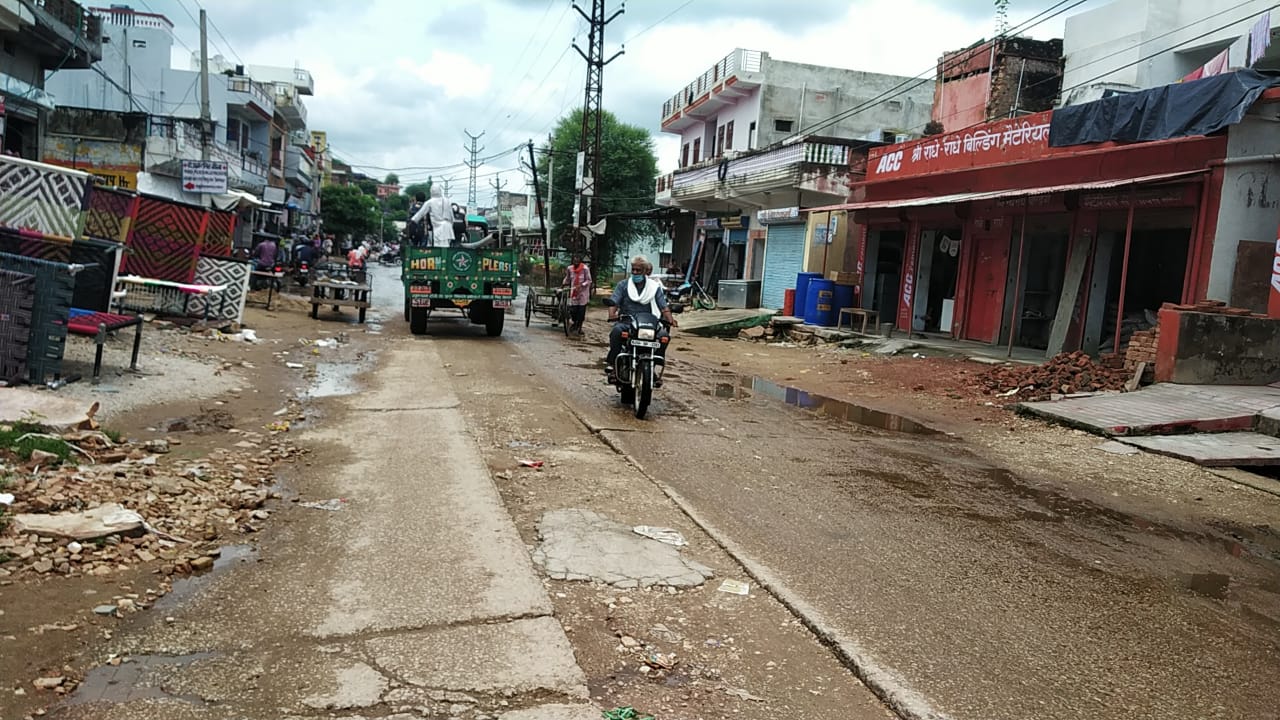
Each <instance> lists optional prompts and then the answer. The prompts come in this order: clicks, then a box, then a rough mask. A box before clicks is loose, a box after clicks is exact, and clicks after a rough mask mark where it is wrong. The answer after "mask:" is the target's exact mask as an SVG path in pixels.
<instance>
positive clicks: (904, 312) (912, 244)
mask: <svg viewBox="0 0 1280 720" xmlns="http://www.w3.org/2000/svg"><path fill="white" fill-rule="evenodd" d="M919 254H920V235H919V234H918V233H916V234H915V237H914V239H913V238H911V237H908V238H907V256H906V258H904V259H903V261H902V297H901V298H900V299H899V301H898V329H899V330H902V331H904V332H907V333H910V332H911V320H912V316H913V315H915V298H916V293H915V290H916V287H915V285H916V256H917V255H919Z"/></svg>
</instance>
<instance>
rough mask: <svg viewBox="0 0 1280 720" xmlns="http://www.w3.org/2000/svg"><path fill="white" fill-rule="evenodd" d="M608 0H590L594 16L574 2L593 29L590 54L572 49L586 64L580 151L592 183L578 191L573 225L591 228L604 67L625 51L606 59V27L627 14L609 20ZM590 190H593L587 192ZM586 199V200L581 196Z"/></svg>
mask: <svg viewBox="0 0 1280 720" xmlns="http://www.w3.org/2000/svg"><path fill="white" fill-rule="evenodd" d="M604 3H605V0H591V14H590V15H587V13H585V12H583V10H582V8H580V7H578V4H577V3H574V5H573V9H574V10H577V11H578V14H579V15H581V16H582V19H584V20H586V21H587V22H588V23H590V26H591V30H590V32H588V34H587V45H588V46H589V47H588V48H587V52H583V51H582V48H580V47H578V43H577V42H576V41H575V42H574V43H573V49H574V50H577V51H578V54H579V55H581V56H582V59H583V60H586V61H587V82H586V87H585V88H584V89H583V97H582V141H581V144H580V145H579V148H580V149H581V151H582V152H583V153H584V155H585V158H584V160H583V164H582V169H583V174H584V175H590V177H591V180H590V182H589V183H588V182H587V181H586V180H584V181H583V189H582V190H580V191H579V203H580V206H581V209H580V211H579V212H578V213H575V215H574V218H573V222H574V224H575V225H577V226H578V227H582V226H584V225H588V224H590V223H592V222H595V215H596V212H595V211H596V202H595V201H596V196H598V195H599V192H598V187H599V181H600V138H601V130H602V127H603V123H602V121H601V110H602V109H601V105H600V95H601V93H602V92H603V91H604V66H605V65H608V64H609V63H611V62H613V61H614V60H616V59H617V58H618V56H619V55H621V54H622V53H623V52H625V50H619V51H618V52H616V53H614V54H613V57H610V58H609V59H608V60H605V59H604V28H605V26H606V25H608V24H609V23H611V22H613V20H614V18H616V17H618V16H619V15H621V14H622V13H623V12H625V11H626V6H625V4H624V6H623V7H620V8H618V9H617V10H615V11H614V12H613V14H612V15H610V16H609V17H608V18H606V17H605V16H604V12H605V10H604ZM587 190H590V192H589V193H588V192H587ZM583 195H585V196H586V197H585V198H583V197H582V196H583Z"/></svg>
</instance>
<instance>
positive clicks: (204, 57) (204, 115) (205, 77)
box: [200, 8, 213, 160]
mask: <svg viewBox="0 0 1280 720" xmlns="http://www.w3.org/2000/svg"><path fill="white" fill-rule="evenodd" d="M209 125H210V115H209V31H208V28H207V27H206V23H205V11H204V8H200V159H201V160H208V159H209V140H210V137H209V136H210V135H212V134H213V131H212V130H211V129H210V127H209Z"/></svg>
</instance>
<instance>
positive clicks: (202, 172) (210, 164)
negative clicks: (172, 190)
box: [182, 160, 227, 195]
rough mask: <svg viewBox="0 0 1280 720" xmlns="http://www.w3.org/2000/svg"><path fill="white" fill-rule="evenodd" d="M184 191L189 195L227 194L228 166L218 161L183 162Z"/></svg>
mask: <svg viewBox="0 0 1280 720" xmlns="http://www.w3.org/2000/svg"><path fill="white" fill-rule="evenodd" d="M182 189H183V190H185V191H187V192H189V193H209V194H210V195H226V194H227V164H226V163H224V162H218V161H216V160H183V161H182Z"/></svg>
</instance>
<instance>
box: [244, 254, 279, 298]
mask: <svg viewBox="0 0 1280 720" xmlns="http://www.w3.org/2000/svg"><path fill="white" fill-rule="evenodd" d="M271 272H272V274H273V277H264V276H262V275H256V274H255V275H251V276H250V277H249V289H250V290H266V289H267V287H268V286H270V287H272V288H274V289H275V291H276V292H280V291H282V290H284V282H283V281H282V280H281V278H282V277H284V264H283V263H281V262H279V261H277V262H276V264H275V265H272V266H271Z"/></svg>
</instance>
